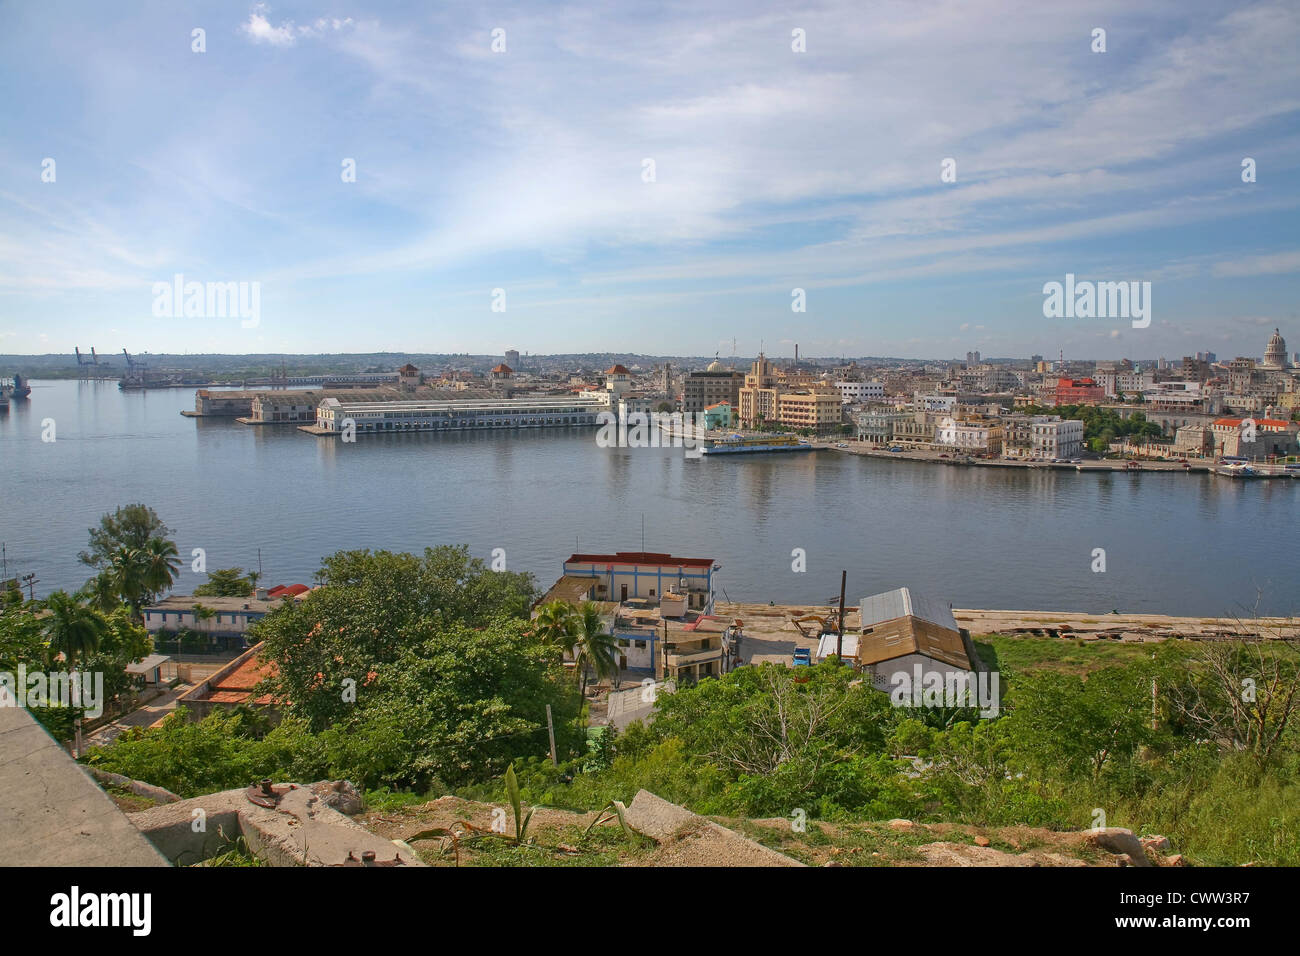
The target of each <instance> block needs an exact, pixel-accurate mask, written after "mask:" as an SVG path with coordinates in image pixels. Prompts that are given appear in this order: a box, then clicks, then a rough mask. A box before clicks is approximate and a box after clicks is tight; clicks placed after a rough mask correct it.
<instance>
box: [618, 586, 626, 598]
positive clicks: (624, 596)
mask: <svg viewBox="0 0 1300 956" xmlns="http://www.w3.org/2000/svg"><path fill="white" fill-rule="evenodd" d="M619 600H620V601H626V600H627V585H626V584H625V585H623V596H622V597H621V598H619Z"/></svg>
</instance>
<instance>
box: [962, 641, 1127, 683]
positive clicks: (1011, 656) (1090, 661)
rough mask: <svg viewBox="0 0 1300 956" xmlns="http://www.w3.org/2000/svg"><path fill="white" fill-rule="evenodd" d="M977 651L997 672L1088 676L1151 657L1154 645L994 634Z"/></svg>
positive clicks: (976, 644) (977, 645)
mask: <svg viewBox="0 0 1300 956" xmlns="http://www.w3.org/2000/svg"><path fill="white" fill-rule="evenodd" d="M975 648H976V650H977V651H979V655H980V658H981V659H982V660H983V661H984V662H985V663H986V664H988V665H989V666H990V667H992V668H994V669H995V670H1003V669H1008V668H1009V669H1012V670H1015V671H1017V672H1019V673H1022V674H1032V673H1034V672H1037V671H1061V672H1064V673H1070V674H1087V673H1090V672H1092V671H1094V670H1097V669H1098V668H1101V667H1108V666H1110V665H1112V664H1127V663H1131V662H1132V661H1135V660H1138V659H1139V658H1142V657H1150V656H1151V647H1150V645H1148V644H1144V643H1137V642H1125V641H1108V640H1093V641H1085V640H1081V639H1078V638H1069V637H1021V636H1014V637H1013V636H1008V635H1003V634H994V635H991V636H989V637H987V638H985V639H984V640H982V641H976V642H975Z"/></svg>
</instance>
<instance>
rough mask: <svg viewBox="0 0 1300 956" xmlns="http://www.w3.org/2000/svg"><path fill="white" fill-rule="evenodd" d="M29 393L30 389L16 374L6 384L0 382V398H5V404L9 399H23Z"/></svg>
mask: <svg viewBox="0 0 1300 956" xmlns="http://www.w3.org/2000/svg"><path fill="white" fill-rule="evenodd" d="M31 393H32V387H31V386H30V385H28V384H27V382H26V381H25V380H24V379H23V377H22V376H21V375H18V374H17V373H15V374H14V377H13V378H12V379H10V380H9V381H7V382H6V381H3V380H0V396H3V397H4V398H5V400H6V404H7V403H8V401H9V400H10V399H15V398H17V399H24V398H26V397H27V396H28V395H30V394H31Z"/></svg>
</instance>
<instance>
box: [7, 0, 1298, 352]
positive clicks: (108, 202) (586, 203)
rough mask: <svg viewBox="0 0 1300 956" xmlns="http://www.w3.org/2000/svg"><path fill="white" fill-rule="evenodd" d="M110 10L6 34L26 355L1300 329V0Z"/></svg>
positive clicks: (1094, 346)
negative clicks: (1132, 288)
mask: <svg viewBox="0 0 1300 956" xmlns="http://www.w3.org/2000/svg"><path fill="white" fill-rule="evenodd" d="M80 9H81V12H82V15H81V16H79V17H78V18H77V19H76V21H75V22H70V23H68V24H66V25H65V26H64V27H63V28H62V29H61V30H60V31H58V32H56V33H50V32H49V31H48V30H45V29H44V24H43V23H42V20H41V15H40V13H39V11H37V10H34V9H24V8H9V9H7V10H5V11H4V12H3V13H2V14H0V22H4V23H5V25H6V29H5V30H4V31H0V32H2V33H3V37H0V51H2V52H3V57H2V58H0V63H3V65H2V66H0V83H3V84H4V85H5V86H6V87H7V88H9V89H11V90H13V91H14V93H15V94H16V95H15V96H14V97H13V103H12V116H11V117H10V122H9V123H8V124H7V125H6V129H5V131H4V132H3V133H0V170H2V171H3V176H4V183H5V185H4V186H3V187H0V236H3V237H4V238H3V239H0V248H2V249H3V251H4V255H3V256H2V257H0V261H2V262H3V264H0V352H4V353H11V354H18V353H21V354H42V353H47V352H68V353H71V351H72V348H73V347H74V346H80V347H82V348H83V349H85V348H88V347H89V346H90V345H92V344H94V345H97V346H98V347H99V349H100V351H101V352H103V353H109V352H117V351H119V350H120V348H122V347H126V348H128V349H129V350H131V351H132V352H141V351H152V352H155V353H158V352H191V353H213V352H216V353H233V354H249V353H254V354H255V353H279V352H302V351H308V350H310V349H313V348H314V349H316V350H318V351H319V352H325V353H337V352H374V351H394V352H401V351H415V352H435V353H460V352H470V353H473V354H502V353H504V351H505V350H506V349H509V348H516V349H519V350H520V351H521V352H522V351H530V352H533V353H543V354H544V353H551V354H566V353H593V352H619V351H629V350H630V351H636V352H642V353H645V354H673V353H676V354H682V355H705V356H707V355H711V354H713V353H715V352H721V353H722V355H723V356H724V357H726V356H727V355H728V354H730V350H731V343H732V340H733V337H737V338H739V339H740V340H741V341H742V343H748V344H747V345H742V347H741V348H740V352H747V353H749V354H751V355H752V354H754V353H756V352H757V351H758V345H759V341H760V340H762V341H763V342H764V346H765V348H764V351H766V353H767V354H768V355H771V356H785V355H788V354H790V353H791V352H792V351H793V344H794V343H795V342H796V341H797V342H799V343H800V346H801V354H805V355H808V356H810V357H814V356H823V357H833V356H837V355H846V356H851V355H859V356H862V355H880V356H890V357H897V358H902V359H935V360H942V359H943V357H944V356H961V355H964V354H965V353H966V352H968V351H975V350H978V351H980V352H982V353H983V354H984V355H988V356H1026V357H1027V356H1029V355H1031V354H1035V353H1039V354H1043V355H1044V356H1046V357H1048V358H1053V357H1055V356H1056V355H1057V354H1058V352H1060V351H1062V350H1063V351H1064V352H1065V355H1066V357H1067V359H1069V358H1071V357H1080V358H1083V357H1086V358H1091V359H1111V358H1119V357H1124V356H1129V357H1136V356H1139V355H1143V356H1166V357H1169V358H1170V359H1177V358H1178V357H1181V356H1182V355H1188V354H1194V353H1196V352H1198V351H1214V352H1217V353H1219V355H1220V356H1226V355H1249V356H1258V355H1259V354H1260V349H1261V347H1262V343H1263V341H1264V340H1265V339H1266V338H1267V336H1268V334H1269V332H1271V331H1272V329H1273V328H1275V327H1281V328H1282V329H1283V332H1284V334H1285V333H1286V331H1287V328H1288V326H1290V327H1291V332H1292V335H1291V337H1292V338H1293V339H1295V338H1297V337H1300V333H1298V332H1296V331H1295V326H1296V324H1297V323H1296V319H1297V318H1298V317H1300V312H1298V311H1297V305H1296V302H1297V298H1298V297H1297V294H1296V293H1297V291H1298V288H1300V284H1298V283H1297V281H1296V279H1297V274H1298V273H1300V241H1297V239H1296V236H1295V234H1294V214H1295V207H1296V205H1297V202H1298V201H1300V187H1297V177H1296V173H1297V171H1300V135H1297V133H1298V132H1300V129H1298V127H1297V122H1296V117H1297V111H1300V97H1297V96H1296V95H1295V92H1294V91H1295V89H1297V88H1300V83H1298V82H1297V80H1300V67H1297V65H1296V63H1295V59H1294V56H1293V53H1292V51H1293V50H1294V49H1295V48H1296V47H1297V45H1300V44H1298V43H1297V41H1298V40H1300V14H1297V12H1296V11H1295V10H1294V9H1293V8H1288V7H1286V6H1284V5H1281V4H1272V3H1253V4H1247V5H1236V4H1226V3H1196V4H1172V3H1162V4H1155V5H1152V6H1150V7H1148V8H1147V9H1144V10H1143V11H1142V12H1141V13H1140V14H1139V13H1133V12H1131V11H1130V10H1128V9H1127V7H1126V5H1124V4H1120V3H1098V4H1094V5H1092V6H1090V8H1089V9H1088V10H1087V11H1086V12H1082V13H1080V12H1077V11H1059V10H1044V9H1041V8H1039V7H1037V6H1034V5H1031V4H1015V5H1012V6H1011V7H1008V5H1006V4H979V3H960V4H956V3H953V4H945V3H941V4H934V5H929V6H925V7H917V6H912V5H908V6H901V5H900V6H894V7H887V8H885V9H884V10H883V11H872V12H871V14H870V15H869V16H868V14H866V13H863V12H860V11H855V10H854V9H853V8H852V7H851V5H839V4H833V3H832V4H825V5H821V6H818V7H817V8H814V9H812V10H810V11H799V12H787V11H784V10H774V9H764V10H750V9H748V8H745V7H743V6H741V5H730V6H729V5H725V4H723V5H715V7H714V8H711V10H710V11H709V13H710V17H709V19H708V24H709V26H708V28H707V29H704V28H703V27H702V26H701V24H702V23H703V22H704V21H702V20H697V19H696V17H695V15H694V13H693V12H686V11H682V10H673V9H669V10H661V9H659V8H656V7H651V6H639V7H632V8H630V9H629V10H625V11H623V12H620V13H618V14H607V13H597V12H590V11H585V12H582V13H581V14H579V13H577V12H576V11H572V10H567V9H566V8H563V7H558V6H553V7H546V8H542V9H540V10H539V9H536V8H533V7H525V6H512V5H506V6H503V7H494V8H493V9H492V10H491V11H483V10H479V9H477V8H474V7H472V6H453V7H451V8H449V9H443V10H439V11H425V10H420V9H418V8H412V7H410V6H408V5H406V4H400V3H399V4H382V5H379V6H376V7H374V8H368V9H366V10H365V11H364V12H362V11H357V10H348V9H347V8H345V7H332V8H328V9H321V8H314V9H309V8H307V7H306V6H305V5H302V4H282V3H275V4H271V5H269V6H268V5H266V4H246V5H243V6H240V7H228V6H225V5H220V4H215V3H209V4H199V5H197V6H196V7H194V8H193V9H191V10H186V11H181V12H177V11H174V10H171V9H169V8H167V7H165V6H163V5H145V6H142V7H140V8H138V9H136V10H132V11H113V12H109V11H104V10H100V9H97V8H95V7H93V6H89V5H86V6H84V7H81V8H80ZM1096 29H1104V30H1105V31H1106V34H1105V46H1106V49H1105V52H1094V47H1095V46H1096V39H1095V37H1094V31H1095V30H1096ZM195 30H202V31H203V34H202V42H201V44H200V43H199V38H197V37H195V36H194V31H195ZM497 30H503V31H504V33H503V34H496V33H494V31H497ZM494 44H498V46H499V49H497V50H496V51H494ZM196 45H201V46H202V47H203V49H202V52H197V51H196V50H195V49H194V47H195V46H196ZM799 46H802V51H800V50H797V49H796V47H799ZM50 64H58V66H57V69H52V68H51V66H50ZM957 77H960V78H962V82H955V78H957ZM268 90H272V91H274V95H270V96H268V95H267V91H268ZM556 103H565V104H569V105H568V108H566V109H564V110H556V108H555V105H556ZM127 104H129V107H128V105H127ZM47 159H49V160H53V161H54V165H53V166H52V167H51V169H52V171H54V173H55V175H54V176H53V181H43V179H42V177H43V174H44V172H45V165H44V161H45V160H47ZM647 159H650V160H653V161H654V163H653V167H652V168H653V177H652V179H653V181H646V179H647V172H648V170H649V169H650V167H647V165H646V163H645V160H647ZM948 159H952V160H953V161H954V167H953V171H954V175H955V180H954V181H951V182H945V181H943V179H942V178H941V177H942V176H943V174H944V170H945V167H944V161H945V160H948ZM1246 159H1250V160H1252V161H1253V166H1254V169H1255V172H1256V176H1255V181H1253V182H1247V181H1243V178H1244V170H1243V166H1242V164H1243V162H1244V161H1245V160H1246ZM349 161H351V162H352V163H353V164H354V166H353V170H354V171H355V181H345V179H346V174H347V172H348V163H349ZM177 275H182V276H184V277H185V278H186V280H187V281H189V280H192V281H197V282H200V283H203V284H205V285H206V284H211V283H225V282H235V283H246V284H252V283H256V284H258V288H259V292H260V310H259V315H258V316H257V321H256V322H255V323H251V324H250V325H249V327H243V325H244V324H243V323H241V322H240V321H239V319H238V318H230V317H226V316H191V317H188V318H187V317H184V316H183V314H173V315H168V316H160V315H158V314H157V311H156V309H155V305H156V293H155V291H154V290H155V287H156V286H157V285H158V284H159V283H164V284H166V283H170V282H172V281H173V279H174V277H175V276H177ZM1067 275H1071V276H1078V277H1079V278H1080V279H1081V280H1093V281H1096V282H1106V281H1123V282H1130V281H1131V282H1150V283H1151V285H1152V290H1153V293H1152V300H1151V312H1152V319H1153V321H1152V322H1151V324H1150V327H1148V328H1136V327H1133V326H1132V325H1131V324H1130V322H1129V321H1127V320H1126V319H1118V320H1117V319H1097V318H1090V319H1077V318H1075V319H1051V318H1046V317H1044V314H1043V295H1044V293H1043V286H1044V284H1045V283H1050V282H1060V281H1061V280H1062V279H1063V278H1064V277H1066V276H1067ZM498 289H500V290H503V292H504V296H501V297H494V290H498ZM794 290H803V298H804V301H805V303H806V311H805V312H803V313H793V312H792V310H791V305H792V301H793V299H792V296H794ZM494 302H495V303H498V304H503V305H504V311H493V304H494ZM176 313H181V309H180V308H179V306H178V307H177V309H176Z"/></svg>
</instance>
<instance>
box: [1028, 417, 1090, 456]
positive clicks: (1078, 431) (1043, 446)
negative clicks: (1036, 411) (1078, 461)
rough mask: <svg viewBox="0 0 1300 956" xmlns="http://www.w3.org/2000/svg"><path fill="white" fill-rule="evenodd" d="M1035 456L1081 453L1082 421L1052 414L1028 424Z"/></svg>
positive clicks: (1074, 454)
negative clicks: (1048, 417)
mask: <svg viewBox="0 0 1300 956" xmlns="http://www.w3.org/2000/svg"><path fill="white" fill-rule="evenodd" d="M1030 433H1031V440H1032V443H1033V444H1032V448H1031V450H1032V452H1033V457H1035V458H1047V459H1052V458H1077V457H1078V456H1079V455H1081V454H1083V422H1081V421H1079V420H1078V419H1073V418H1069V419H1062V418H1057V417H1055V416H1053V417H1052V418H1050V419H1048V420H1046V421H1040V420H1035V421H1034V422H1033V423H1032V424H1031V425H1030Z"/></svg>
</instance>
